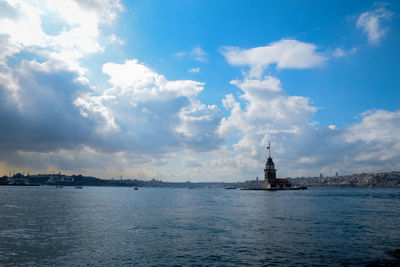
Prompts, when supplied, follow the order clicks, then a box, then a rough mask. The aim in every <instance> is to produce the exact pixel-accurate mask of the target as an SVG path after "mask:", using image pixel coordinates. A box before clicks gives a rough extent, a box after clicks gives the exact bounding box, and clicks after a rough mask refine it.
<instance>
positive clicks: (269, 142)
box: [268, 140, 271, 157]
mask: <svg viewBox="0 0 400 267" xmlns="http://www.w3.org/2000/svg"><path fill="white" fill-rule="evenodd" d="M268 147H269V149H268V152H269V157H271V141H270V140H268Z"/></svg>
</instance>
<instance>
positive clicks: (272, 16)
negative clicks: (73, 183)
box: [0, 0, 400, 181]
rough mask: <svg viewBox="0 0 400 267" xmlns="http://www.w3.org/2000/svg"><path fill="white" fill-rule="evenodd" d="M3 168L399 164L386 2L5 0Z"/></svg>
mask: <svg viewBox="0 0 400 267" xmlns="http://www.w3.org/2000/svg"><path fill="white" fill-rule="evenodd" d="M0 10H1V11H0V48H1V51H2V52H0V63H1V64H0V66H1V68H0V98H1V101H2V103H3V105H2V107H1V108H0V123H2V125H3V127H4V130H3V133H2V134H0V151H1V152H0V171H3V172H4V173H8V172H9V171H10V170H16V171H18V170H19V171H28V170H30V171H31V172H33V173H35V172H36V173H37V172H52V171H62V172H66V173H83V174H87V175H95V176H99V177H102V178H110V177H119V176H120V175H122V176H124V177H127V178H128V177H129V178H140V179H151V178H153V177H157V178H159V179H163V180H170V181H186V180H192V181H239V180H248V179H253V178H254V177H255V176H260V177H261V176H262V175H263V171H262V170H263V165H264V164H265V157H266V150H265V146H266V144H267V143H268V140H271V143H272V149H273V150H272V152H273V157H274V159H275V161H276V165H277V167H278V176H282V177H286V176H291V177H296V176H303V175H305V176H316V175H319V173H321V172H322V173H324V174H325V175H333V174H334V173H335V172H336V171H338V172H339V173H341V174H348V173H356V172H364V171H365V172H367V171H368V172H369V171H370V172H378V171H389V170H395V169H396V170H397V169H398V168H399V167H400V147H399V145H398V143H400V142H399V141H400V140H399V136H400V111H399V105H400V93H399V91H400V90H399V86H400V76H399V75H398V72H399V70H400V63H399V62H400V60H399V59H400V53H398V47H400V45H399V44H400V27H399V26H400V25H399V14H400V12H399V11H400V9H399V4H398V3H397V2H396V1H384V2H375V1H312V2H310V1H117V0H98V1H89V0H88V1H74V0H70V1H63V2H51V1H45V0H43V1H6V0H0Z"/></svg>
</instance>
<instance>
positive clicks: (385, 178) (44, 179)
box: [0, 171, 400, 188]
mask: <svg viewBox="0 0 400 267" xmlns="http://www.w3.org/2000/svg"><path fill="white" fill-rule="evenodd" d="M288 179H289V181H290V182H291V183H292V184H293V186H306V187H309V188H318V187H323V188H400V171H391V172H380V173H361V174H352V175H346V176H335V177H298V178H288ZM10 181H11V182H12V181H23V182H24V183H26V184H40V185H49V186H56V185H63V186H75V185H76V183H77V182H78V183H79V184H81V185H82V186H111V187H134V186H138V187H175V188H180V187H182V188H186V187H188V188H189V187H191V188H225V187H236V188H258V187H261V181H262V180H248V181H245V182H234V183H228V182H189V181H188V182H164V181H161V180H157V179H152V180H150V181H144V180H138V179H125V180H122V179H120V180H113V179H112V180H106V179H100V178H96V177H91V176H83V175H64V174H61V173H58V174H36V175H23V174H20V173H17V174H16V175H14V176H12V177H8V176H3V177H1V178H0V184H1V183H3V184H4V183H6V182H8V183H9V182H10Z"/></svg>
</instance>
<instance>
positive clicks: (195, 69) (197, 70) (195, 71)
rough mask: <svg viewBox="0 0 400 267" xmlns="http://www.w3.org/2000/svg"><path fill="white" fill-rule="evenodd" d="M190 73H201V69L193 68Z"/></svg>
mask: <svg viewBox="0 0 400 267" xmlns="http://www.w3.org/2000/svg"><path fill="white" fill-rule="evenodd" d="M188 71H189V72H190V73H199V72H200V68H199V67H197V68H191V69H189V70H188Z"/></svg>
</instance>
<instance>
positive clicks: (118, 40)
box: [108, 34, 124, 45]
mask: <svg viewBox="0 0 400 267" xmlns="http://www.w3.org/2000/svg"><path fill="white" fill-rule="evenodd" d="M108 40H109V41H110V43H117V44H119V45H123V44H124V41H122V40H121V39H120V38H118V37H117V36H116V35H115V34H111V35H110V37H109V38H108Z"/></svg>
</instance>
